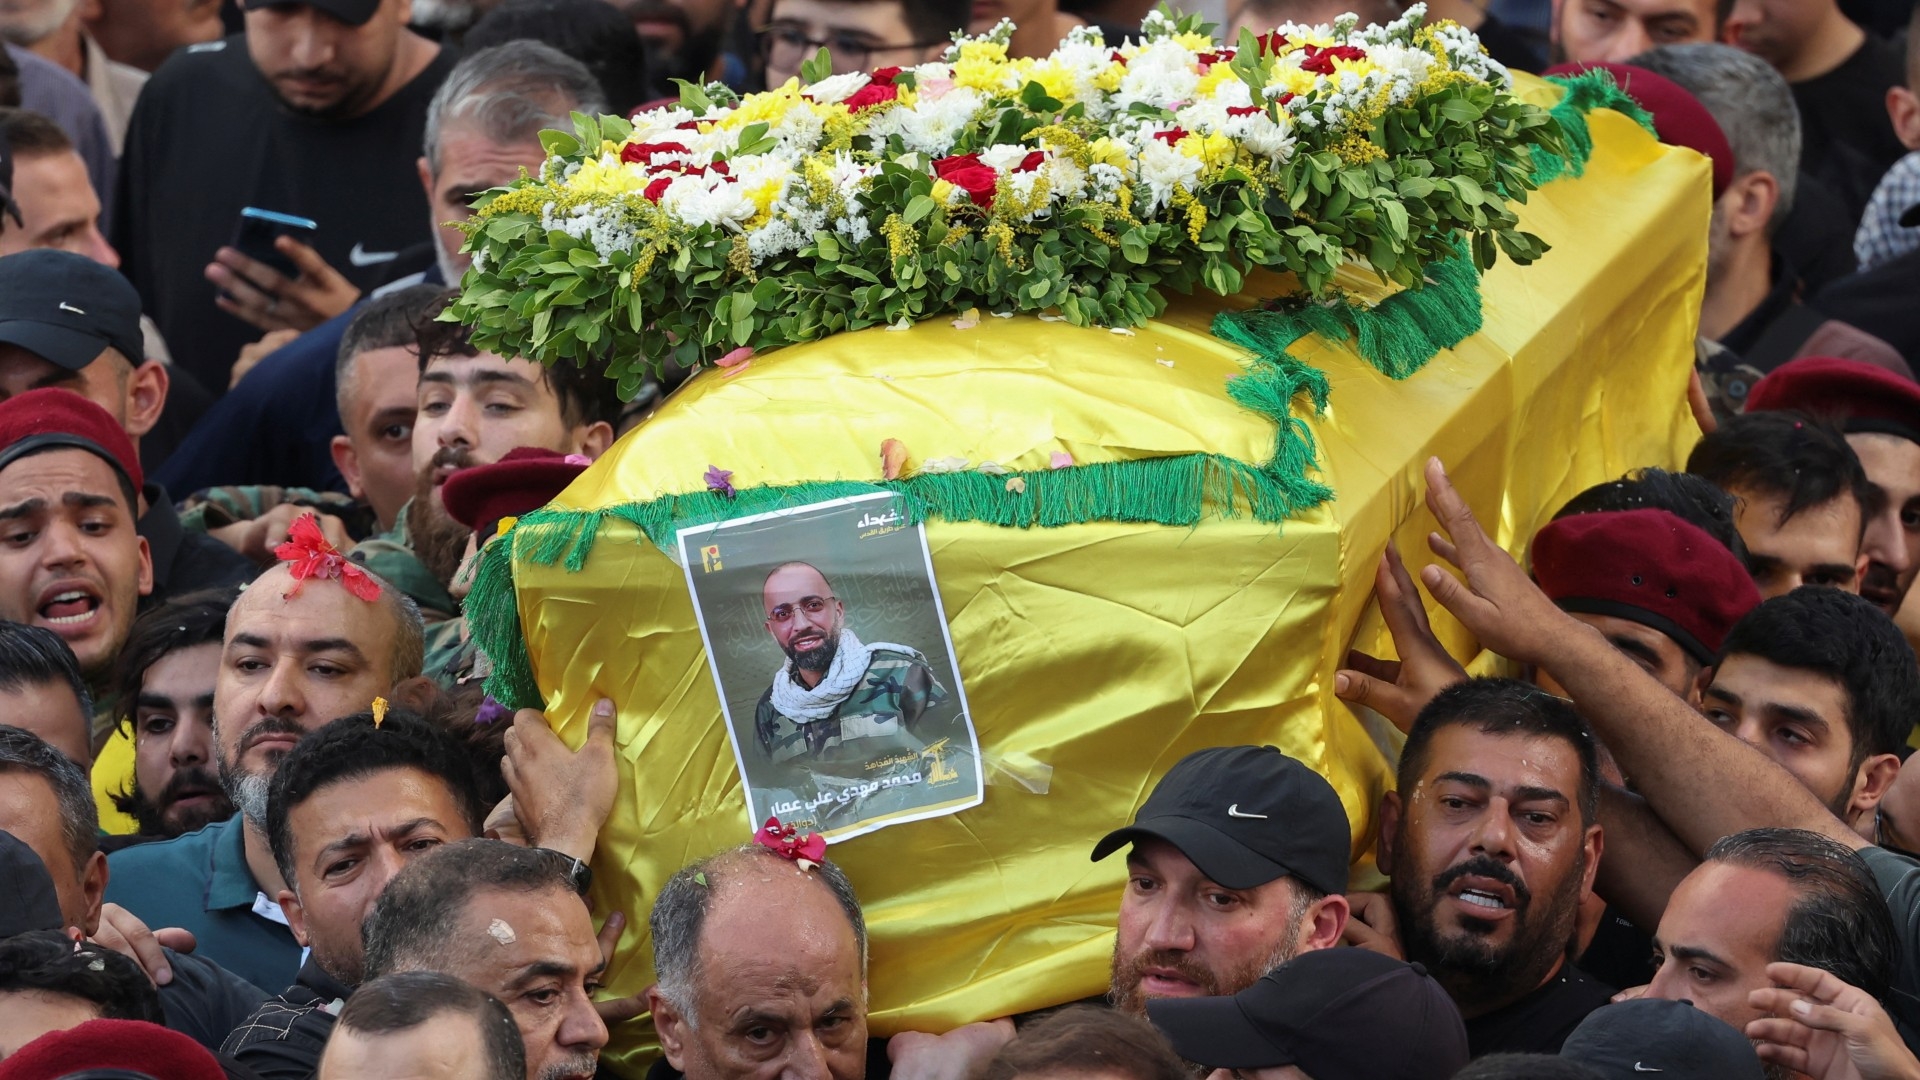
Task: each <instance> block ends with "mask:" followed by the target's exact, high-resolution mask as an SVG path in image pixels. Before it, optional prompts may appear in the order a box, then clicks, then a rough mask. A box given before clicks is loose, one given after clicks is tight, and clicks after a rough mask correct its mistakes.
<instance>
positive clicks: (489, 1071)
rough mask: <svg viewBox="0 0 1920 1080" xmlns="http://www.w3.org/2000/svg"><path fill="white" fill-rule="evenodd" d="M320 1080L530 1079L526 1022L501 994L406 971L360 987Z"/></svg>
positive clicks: (341, 1019)
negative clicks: (518, 1021) (523, 1032)
mask: <svg viewBox="0 0 1920 1080" xmlns="http://www.w3.org/2000/svg"><path fill="white" fill-rule="evenodd" d="M308 1075H315V1076H318V1077H319V1080H415V1078H418V1077H427V1076H445V1077H456V1076H457V1077H464V1078H467V1080H526V1076H527V1051H526V1047H525V1046H524V1045H522V1043H521V1041H520V1029H519V1027H517V1026H516V1025H515V1024H514V1022H513V1014H512V1013H509V1012H508V1011H507V1007H506V1006H505V1005H502V1004H500V999H499V998H496V997H494V996H493V995H492V994H489V993H487V992H486V991H484V990H481V989H478V988H476V987H473V986H469V985H467V984H466V983H464V982H461V981H460V980H459V979H456V978H454V977H453V976H451V975H442V974H440V973H439V972H437V971H403V972H401V973H399V974H397V975H389V976H387V977H386V978H384V979H375V980H374V981H373V982H371V983H368V984H367V985H365V986H363V987H361V988H360V989H358V990H356V991H354V993H353V996H352V997H350V998H348V999H347V1004H346V1007H345V1008H343V1009H341V1010H340V1017H339V1021H338V1023H337V1024H336V1025H335V1026H334V1031H333V1036H332V1037H331V1038H329V1039H328V1040H327V1048H326V1056H325V1057H323V1058H321V1060H320V1068H319V1070H318V1072H317V1073H310V1074H308Z"/></svg>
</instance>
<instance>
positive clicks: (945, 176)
mask: <svg viewBox="0 0 1920 1080" xmlns="http://www.w3.org/2000/svg"><path fill="white" fill-rule="evenodd" d="M933 175H935V176H937V177H939V178H940V179H942V180H945V181H946V182H947V183H949V184H952V185H953V186H954V187H957V188H959V189H960V190H962V191H964V192H966V193H967V197H968V198H970V199H972V200H973V205H975V206H978V207H980V208H981V209H985V208H987V207H989V206H992V205H993V187H994V185H995V184H997V183H999V181H1000V174H999V173H996V172H994V171H993V169H992V168H991V167H989V166H986V165H982V164H980V155H979V154H961V155H959V156H958V157H944V158H941V159H940V160H939V161H936V162H934V163H933Z"/></svg>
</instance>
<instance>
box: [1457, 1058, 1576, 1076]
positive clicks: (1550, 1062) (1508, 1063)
mask: <svg viewBox="0 0 1920 1080" xmlns="http://www.w3.org/2000/svg"><path fill="white" fill-rule="evenodd" d="M1453 1080H1605V1078H1604V1077H1602V1076H1601V1075H1600V1073H1598V1072H1596V1071H1595V1070H1594V1069H1593V1068H1592V1067H1591V1066H1588V1065H1583V1064H1581V1063H1580V1062H1578V1061H1575V1060H1573V1059H1572V1058H1563V1057H1561V1056H1560V1055H1558V1054H1488V1055H1487V1056H1486V1057H1483V1058H1475V1059H1474V1060H1473V1061H1470V1062H1468V1063H1467V1067H1466V1068H1464V1069H1461V1070H1460V1071H1459V1072H1457V1073H1454V1074H1453Z"/></svg>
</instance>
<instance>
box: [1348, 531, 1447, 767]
mask: <svg viewBox="0 0 1920 1080" xmlns="http://www.w3.org/2000/svg"><path fill="white" fill-rule="evenodd" d="M1373 592H1374V596H1375V597H1376V598H1378V599H1379V601H1380V616H1381V618H1383V619H1385V620H1386V623H1387V632H1388V633H1389V634H1391V635H1392V636H1393V651H1394V652H1396V653H1398V654H1399V655H1400V659H1399V660H1381V659H1379V658H1377V657H1373V656H1368V655H1367V654H1366V653H1363V652H1360V651H1359V650H1357V649H1356V650H1354V651H1352V652H1349V653H1347V666H1346V667H1344V668H1342V669H1340V670H1339V671H1338V672H1335V673H1334V676H1333V692H1334V695H1335V696H1336V697H1338V698H1340V699H1341V700H1342V701H1351V702H1353V703H1354V704H1356V705H1365V706H1366V707H1367V708H1369V709H1372V710H1373V711H1375V712H1377V713H1379V714H1380V715H1381V716H1384V717H1386V718H1387V720H1388V721H1389V722H1391V723H1392V724H1393V726H1394V727H1397V728H1399V729H1400V730H1401V731H1402V732H1408V731H1412V730H1413V721H1414V718H1415V717H1417V716H1419V715H1420V710H1421V709H1422V708H1424V707H1425V706H1426V704H1427V702H1429V701H1432V700H1433V698H1434V696H1435V695H1436V694H1438V693H1440V691H1442V690H1445V689H1446V688H1447V687H1449V686H1452V685H1453V684H1454V683H1457V682H1460V681H1461V680H1463V679H1465V678H1466V677H1467V672H1466V669H1465V668H1463V667H1461V666H1460V663H1459V661H1457V660H1455V659H1454V658H1453V657H1452V656H1450V655H1448V653H1447V650H1446V647H1445V646H1443V645H1441V644H1440V639H1439V638H1437V637H1434V636H1433V627H1432V626H1431V625H1429V624H1428V622H1427V609H1426V607H1425V606H1424V605H1422V604H1421V603H1420V591H1419V590H1418V589H1416V588H1414V585H1413V578H1411V577H1409V576H1408V575H1407V568H1406V565H1405V564H1404V563H1402V562H1401V561H1400V549H1399V548H1397V547H1395V546H1394V545H1393V544H1392V543H1391V542H1389V543H1388V544H1387V550H1386V552H1385V553H1383V554H1382V555H1381V556H1380V565H1379V566H1378V567H1377V568H1376V569H1375V570H1374V573H1373Z"/></svg>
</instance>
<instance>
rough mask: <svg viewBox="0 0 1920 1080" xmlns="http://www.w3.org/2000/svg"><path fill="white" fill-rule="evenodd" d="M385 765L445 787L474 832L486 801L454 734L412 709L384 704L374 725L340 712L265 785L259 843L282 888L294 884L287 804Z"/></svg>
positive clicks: (368, 716) (368, 717)
mask: <svg viewBox="0 0 1920 1080" xmlns="http://www.w3.org/2000/svg"><path fill="white" fill-rule="evenodd" d="M389 769H414V770H417V771H419V772H422V773H425V774H426V775H428V776H431V777H433V778H435V779H437V780H439V781H440V782H441V783H443V784H445V785H446V786H447V790H448V791H449V792H451V793H452V795H453V798H454V802H455V803H456V804H457V805H458V806H459V807H460V810H461V812H462V813H464V814H465V815H466V822H465V824H466V826H467V827H468V829H470V830H471V831H472V832H473V833H475V834H478V833H479V832H480V826H481V824H482V823H484V822H485V821H486V816H487V807H486V806H485V805H484V804H483V803H482V802H481V801H480V784H479V781H478V780H477V779H476V778H475V777H474V769H473V759H472V757H470V756H469V755H468V754H467V752H466V750H465V748H464V747H462V746H461V745H460V743H459V741H458V740H456V739H455V738H454V737H453V736H452V735H449V734H448V733H446V732H445V731H442V730H440V729H439V728H437V727H434V726H433V725H432V724H429V723H427V722H426V721H425V720H422V719H421V718H420V717H419V716H417V715H415V714H414V713H411V712H408V711H406V710H404V709H398V708H396V709H391V710H389V711H388V713H387V715H386V718H385V719H384V720H383V721H382V722H381V723H379V724H377V725H376V724H375V723H374V721H373V714H372V713H371V712H358V713H354V714H353V715H351V716H343V717H341V718H340V719H338V720H335V721H333V722H332V723H330V724H327V725H325V726H324V727H321V728H319V729H318V730H316V731H313V732H309V733H308V734H307V735H306V736H305V737H303V738H302V739H301V740H300V741H299V743H297V744H296V745H295V746H294V748H293V749H292V750H291V751H289V752H288V754H287V756H286V759H285V760H283V761H281V762H280V766H279V767H278V768H277V769H275V770H274V773H273V781H272V783H271V785H270V786H269V787H268V788H267V843H268V845H269V846H271V847H272V849H273V862H274V865H275V866H277V867H279V869H280V876H281V877H282V878H283V879H285V881H286V883H287V887H288V888H290V889H294V890H295V891H296V892H297V891H298V890H299V886H298V884H296V883H297V882H298V880H299V879H298V878H297V877H296V876H295V874H294V858H293V841H294V836H293V826H292V823H291V822H292V817H293V810H294V808H295V807H297V806H299V805H301V804H302V803H304V802H306V801H307V800H308V799H311V798H313V796H314V795H316V794H318V793H319V792H320V791H322V790H323V789H325V788H328V787H331V786H332V785H334V784H339V783H343V782H345V781H348V780H359V779H363V778H365V777H368V776H372V775H373V774H375V773H380V772H386V771H387V770H389Z"/></svg>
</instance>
